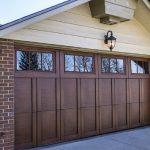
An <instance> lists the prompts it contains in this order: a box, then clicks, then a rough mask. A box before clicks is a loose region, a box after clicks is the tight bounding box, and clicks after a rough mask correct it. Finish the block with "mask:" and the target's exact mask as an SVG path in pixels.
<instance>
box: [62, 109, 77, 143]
mask: <svg viewBox="0 0 150 150" xmlns="http://www.w3.org/2000/svg"><path fill="white" fill-rule="evenodd" d="M79 119H80V118H79V115H78V110H77V109H65V110H61V138H62V140H66V139H76V138H79V134H80V133H79V121H80V120H79Z"/></svg>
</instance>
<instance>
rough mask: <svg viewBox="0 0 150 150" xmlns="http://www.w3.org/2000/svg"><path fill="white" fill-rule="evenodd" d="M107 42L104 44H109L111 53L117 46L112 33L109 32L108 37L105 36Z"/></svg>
mask: <svg viewBox="0 0 150 150" xmlns="http://www.w3.org/2000/svg"><path fill="white" fill-rule="evenodd" d="M104 38H105V40H104V43H105V44H107V46H108V48H109V49H110V51H112V49H113V48H114V47H115V45H116V38H115V37H114V36H113V32H112V31H108V32H107V35H105V36H104Z"/></svg>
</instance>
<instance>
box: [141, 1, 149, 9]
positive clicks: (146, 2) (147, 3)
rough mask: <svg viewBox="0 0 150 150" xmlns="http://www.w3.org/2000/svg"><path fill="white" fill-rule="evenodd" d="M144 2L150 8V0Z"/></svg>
mask: <svg viewBox="0 0 150 150" xmlns="http://www.w3.org/2000/svg"><path fill="white" fill-rule="evenodd" d="M143 2H144V3H145V4H146V6H147V7H148V8H149V9H150V2H148V0H143Z"/></svg>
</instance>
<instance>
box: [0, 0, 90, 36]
mask: <svg viewBox="0 0 150 150" xmlns="http://www.w3.org/2000/svg"><path fill="white" fill-rule="evenodd" d="M89 1H90V0H68V1H65V2H63V3H60V4H58V5H55V6H52V7H49V8H47V9H44V10H42V11H39V12H36V13H33V14H31V15H28V16H25V17H23V18H20V19H17V20H15V21H12V22H10V23H7V24H4V25H2V26H0V37H3V36H5V35H6V34H9V33H11V32H14V31H17V30H19V29H22V28H24V27H26V26H29V25H31V24H34V23H37V22H39V21H42V20H44V19H47V18H49V17H51V16H54V15H57V14H59V13H62V12H64V11H67V10H69V9H71V8H74V7H77V6H79V5H82V4H84V3H87V2H89Z"/></svg>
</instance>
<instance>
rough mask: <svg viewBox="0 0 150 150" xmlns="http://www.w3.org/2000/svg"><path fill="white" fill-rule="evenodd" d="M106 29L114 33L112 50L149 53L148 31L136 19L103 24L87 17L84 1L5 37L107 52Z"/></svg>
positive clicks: (149, 35) (87, 12) (149, 40)
mask: <svg viewBox="0 0 150 150" xmlns="http://www.w3.org/2000/svg"><path fill="white" fill-rule="evenodd" d="M108 30H113V31H114V36H116V37H117V45H116V47H115V50H114V51H117V52H123V53H134V54H135V53H136V54H142V55H150V34H149V33H148V32H147V31H146V30H145V29H144V28H143V26H142V25H141V24H140V23H139V22H138V21H137V20H136V19H133V20H131V21H128V22H124V23H120V24H117V25H113V26H110V25H104V24H101V23H100V21H99V20H98V19H95V18H92V17H91V12H90V8H89V6H88V4H85V5H82V6H80V7H77V8H73V9H71V10H69V11H67V12H64V13H61V14H59V15H56V16H53V17H50V18H48V19H47V20H44V21H41V22H39V23H36V24H34V25H32V26H28V27H26V28H25V29H22V30H19V31H17V32H14V33H12V34H9V35H7V36H5V38H9V39H15V40H22V41H30V42H39V43H45V44H50V45H58V46H60V47H61V46H69V47H77V48H78V49H80V48H81V49H87V50H95V51H106V52H107V51H108V48H107V46H106V45H105V44H104V42H103V39H104V35H105V34H106V32H107V31H108Z"/></svg>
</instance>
